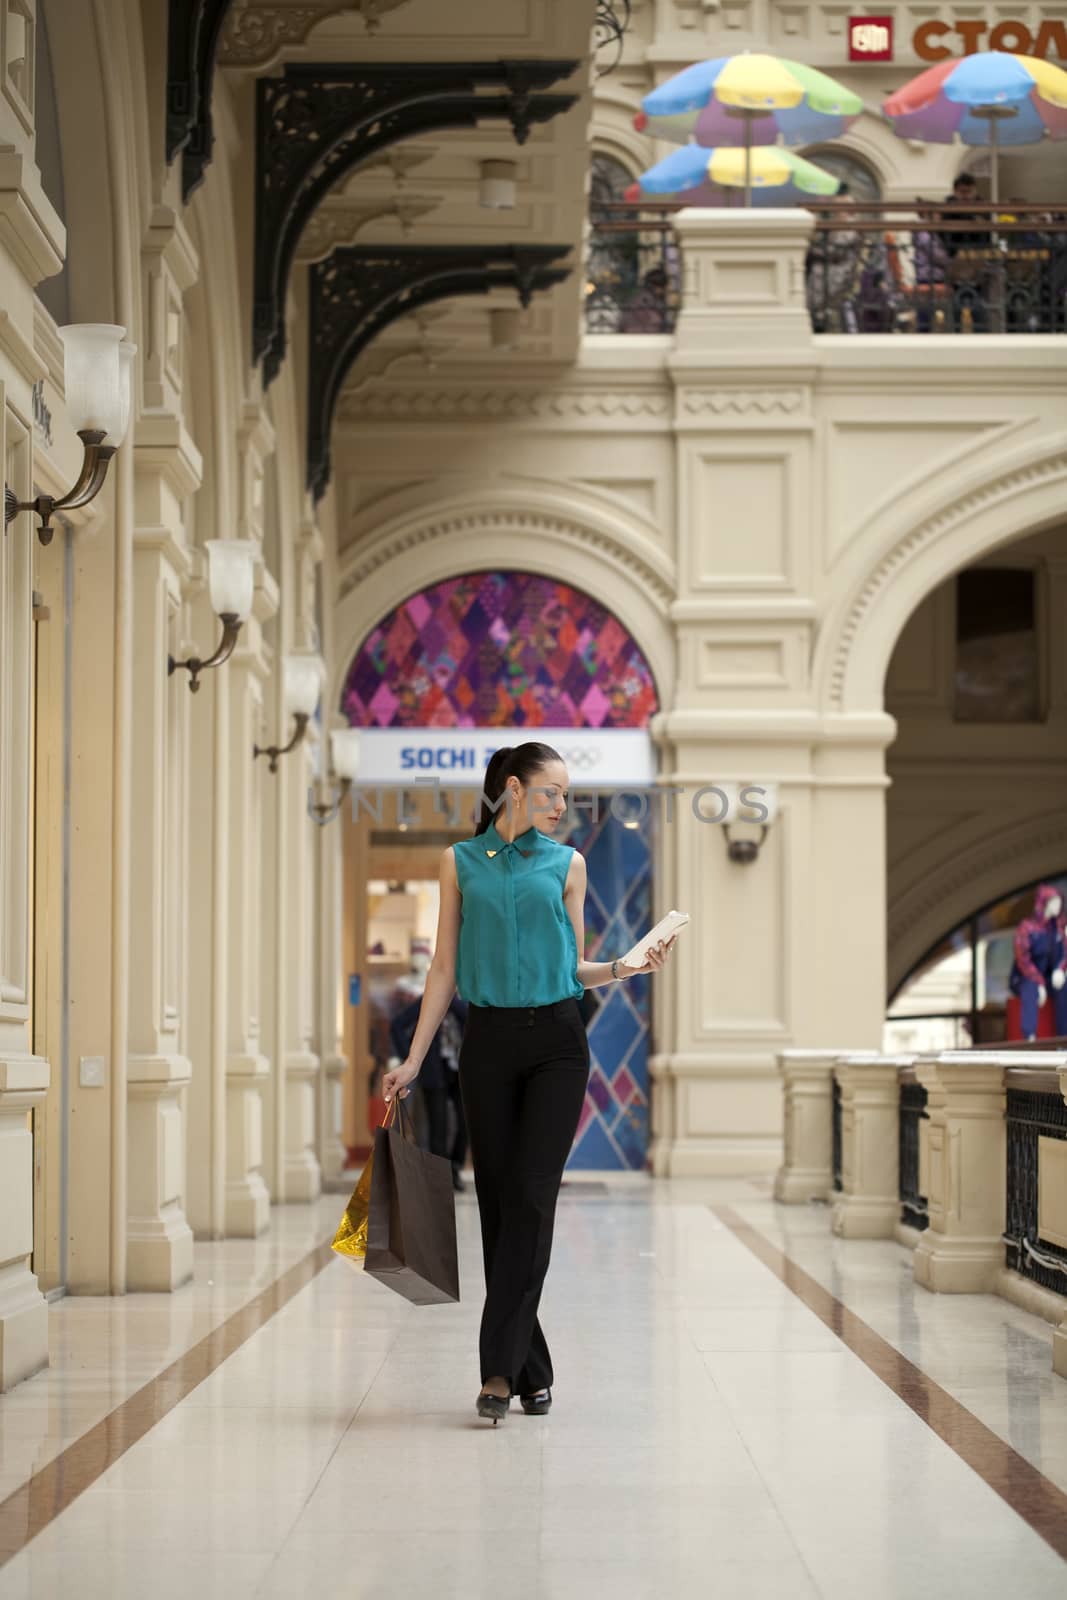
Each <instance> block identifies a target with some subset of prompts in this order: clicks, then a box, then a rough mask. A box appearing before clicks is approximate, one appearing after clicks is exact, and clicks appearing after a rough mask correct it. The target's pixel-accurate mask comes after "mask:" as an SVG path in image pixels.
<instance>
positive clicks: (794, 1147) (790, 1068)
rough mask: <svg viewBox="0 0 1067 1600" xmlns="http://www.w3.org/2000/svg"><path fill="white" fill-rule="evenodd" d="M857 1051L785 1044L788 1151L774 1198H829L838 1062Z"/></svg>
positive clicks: (781, 1066)
mask: <svg viewBox="0 0 1067 1600" xmlns="http://www.w3.org/2000/svg"><path fill="white" fill-rule="evenodd" d="M857 1053H858V1052H854V1051H852V1052H850V1051H848V1050H782V1051H780V1052H779V1055H778V1070H779V1072H780V1073H781V1075H782V1093H783V1097H784V1105H785V1129H784V1135H785V1152H784V1158H783V1161H782V1165H781V1166H780V1167H779V1169H778V1172H777V1175H776V1177H775V1180H774V1198H775V1199H776V1200H780V1201H782V1202H783V1204H785V1205H796V1204H802V1203H803V1202H804V1201H806V1200H828V1199H830V1197H831V1194H832V1192H833V1170H832V1151H831V1145H832V1134H833V1086H834V1063H835V1062H836V1061H839V1060H840V1059H841V1058H842V1057H844V1056H852V1057H853V1058H854V1057H855V1056H856V1055H857Z"/></svg>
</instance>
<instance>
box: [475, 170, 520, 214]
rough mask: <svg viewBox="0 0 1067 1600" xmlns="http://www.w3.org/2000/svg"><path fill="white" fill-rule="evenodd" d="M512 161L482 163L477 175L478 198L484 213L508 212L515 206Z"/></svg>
mask: <svg viewBox="0 0 1067 1600" xmlns="http://www.w3.org/2000/svg"><path fill="white" fill-rule="evenodd" d="M517 171H518V168H517V167H516V165H515V163H514V161H483V162H482V164H481V172H480V174H479V184H478V198H479V201H480V202H481V205H482V207H483V208H484V209H485V210H486V211H510V210H511V209H512V207H513V206H514V204H515V178H516V173H517Z"/></svg>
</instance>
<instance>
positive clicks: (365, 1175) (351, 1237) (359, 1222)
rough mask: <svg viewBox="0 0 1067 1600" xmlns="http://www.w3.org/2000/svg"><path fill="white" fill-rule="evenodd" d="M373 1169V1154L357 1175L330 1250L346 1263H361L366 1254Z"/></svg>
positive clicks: (372, 1153)
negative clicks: (334, 1251) (357, 1177)
mask: <svg viewBox="0 0 1067 1600" xmlns="http://www.w3.org/2000/svg"><path fill="white" fill-rule="evenodd" d="M373 1167H374V1152H373V1151H371V1153H370V1155H369V1156H368V1157H367V1165H366V1166H365V1167H364V1168H363V1171H362V1172H361V1173H360V1175H359V1181H358V1182H357V1184H356V1187H355V1188H354V1189H353V1190H352V1198H351V1200H350V1201H349V1202H348V1204H347V1206H346V1207H345V1214H344V1216H343V1217H342V1218H341V1222H340V1225H339V1227H338V1229H337V1232H336V1233H335V1234H334V1236H333V1246H332V1248H333V1249H334V1250H336V1251H337V1254H338V1255H339V1256H344V1258H345V1260H346V1261H362V1259H363V1257H364V1256H365V1255H366V1254H367V1217H368V1214H369V1212H370V1183H371V1172H372V1170H373Z"/></svg>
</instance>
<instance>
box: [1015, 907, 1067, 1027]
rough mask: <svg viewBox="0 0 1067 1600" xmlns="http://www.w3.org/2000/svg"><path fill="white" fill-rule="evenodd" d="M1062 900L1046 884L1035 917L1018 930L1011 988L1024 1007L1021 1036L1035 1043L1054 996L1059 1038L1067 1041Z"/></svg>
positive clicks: (1066, 951)
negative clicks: (1041, 1015) (1041, 1018)
mask: <svg viewBox="0 0 1067 1600" xmlns="http://www.w3.org/2000/svg"><path fill="white" fill-rule="evenodd" d="M1064 923H1065V919H1064V915H1063V896H1062V895H1061V894H1060V891H1059V890H1058V889H1056V888H1054V887H1053V885H1052V884H1050V883H1043V884H1041V885H1040V887H1039V888H1038V891H1037V894H1036V896H1035V898H1034V914H1033V916H1032V917H1024V918H1023V920H1022V922H1020V924H1019V926H1018V927H1017V928H1016V930H1015V943H1014V955H1015V960H1014V962H1013V964H1012V969H1011V976H1010V977H1009V979H1008V987H1009V988H1010V990H1011V992H1012V994H1015V995H1018V997H1019V999H1020V1001H1021V1003H1022V1018H1021V1027H1022V1036H1023V1038H1024V1039H1036V1037H1037V1019H1038V1015H1039V1013H1040V1011H1041V1007H1042V1006H1043V1005H1044V1004H1045V1001H1046V1000H1047V999H1048V998H1049V996H1050V995H1051V997H1052V1008H1053V1019H1054V1022H1055V1033H1056V1037H1057V1038H1067V936H1065V929H1064Z"/></svg>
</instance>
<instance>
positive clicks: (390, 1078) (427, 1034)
mask: <svg viewBox="0 0 1067 1600" xmlns="http://www.w3.org/2000/svg"><path fill="white" fill-rule="evenodd" d="M440 883H441V903H440V907H439V909H438V913H437V942H436V944H435V946H434V953H433V960H432V961H431V963H430V970H429V971H428V972H427V974H426V988H425V989H424V991H423V996H422V1005H421V1006H420V1007H419V1020H418V1022H417V1023H416V1026H415V1034H414V1037H413V1038H412V1041H411V1049H410V1050H409V1051H408V1056H407V1060H406V1061H404V1062H402V1063H401V1064H400V1066H399V1067H394V1068H393V1070H392V1071H391V1072H387V1073H386V1075H385V1077H384V1079H383V1081H382V1089H383V1093H384V1095H385V1099H386V1100H387V1101H389V1100H391V1099H392V1098H393V1095H394V1093H395V1092H396V1091H397V1090H399V1092H400V1098H401V1099H402V1100H403V1099H406V1097H407V1094H408V1087H407V1086H408V1084H409V1083H412V1082H413V1081H414V1079H415V1078H416V1077H417V1076H418V1073H419V1068H420V1067H421V1066H422V1063H423V1061H424V1060H425V1059H426V1052H427V1050H428V1049H429V1048H430V1045H431V1044H432V1043H433V1040H434V1035H435V1034H436V1033H437V1030H438V1028H439V1027H440V1026H441V1021H442V1019H443V1017H444V1014H445V1012H446V1011H447V1010H448V1008H449V1006H450V1005H451V1004H452V997H453V995H454V994H455V992H456V950H457V948H458V945H459V910H460V894H459V879H458V878H457V876H456V858H455V854H454V852H453V850H452V847H451V845H450V846H449V847H448V849H447V850H446V851H445V852H444V854H443V855H442V857H441V871H440Z"/></svg>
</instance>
